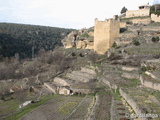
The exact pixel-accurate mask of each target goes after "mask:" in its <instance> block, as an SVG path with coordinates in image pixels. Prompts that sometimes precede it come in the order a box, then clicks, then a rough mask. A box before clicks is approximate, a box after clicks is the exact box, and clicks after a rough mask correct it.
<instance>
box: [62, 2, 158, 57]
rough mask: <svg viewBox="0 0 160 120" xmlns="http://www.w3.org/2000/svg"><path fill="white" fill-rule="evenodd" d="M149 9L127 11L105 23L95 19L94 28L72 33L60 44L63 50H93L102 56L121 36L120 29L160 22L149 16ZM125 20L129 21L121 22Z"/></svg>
mask: <svg viewBox="0 0 160 120" xmlns="http://www.w3.org/2000/svg"><path fill="white" fill-rule="evenodd" d="M150 7H151V6H150V5H149V4H147V5H141V6H139V9H138V10H129V11H126V13H124V14H122V15H120V16H119V17H118V16H117V15H115V16H114V17H113V19H106V20H105V21H98V19H97V18H96V19H95V26H94V28H92V29H91V28H89V29H82V30H79V31H73V32H72V33H70V34H69V35H68V36H67V37H66V38H65V39H63V40H62V43H63V45H64V47H65V48H71V47H76V48H81V49H93V50H94V51H95V52H97V53H98V54H104V53H105V52H107V50H108V49H109V48H111V47H112V45H113V43H114V41H115V39H116V38H117V37H120V36H121V35H120V29H121V28H125V29H126V28H127V26H128V25H129V26H130V23H131V24H132V25H136V24H140V25H148V24H149V23H151V22H152V21H154V22H160V17H159V16H157V15H155V14H151V15H150ZM126 18H127V19H129V20H123V19H126ZM130 18H131V19H130ZM128 23H129V24H128Z"/></svg>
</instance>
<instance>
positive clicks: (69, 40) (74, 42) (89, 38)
mask: <svg viewBox="0 0 160 120" xmlns="http://www.w3.org/2000/svg"><path fill="white" fill-rule="evenodd" d="M93 31H94V30H93V27H91V28H89V29H85V28H84V29H81V30H78V31H72V32H71V33H70V34H69V35H68V36H67V37H65V38H64V39H63V40H62V44H63V46H64V47H65V48H71V47H76V48H80V49H93V37H94V32H93Z"/></svg>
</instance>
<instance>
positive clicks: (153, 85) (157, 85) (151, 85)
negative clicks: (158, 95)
mask: <svg viewBox="0 0 160 120" xmlns="http://www.w3.org/2000/svg"><path fill="white" fill-rule="evenodd" d="M140 81H141V84H142V85H143V86H145V87H148V88H152V89H155V90H160V83H154V82H152V81H147V80H144V79H143V77H142V76H140Z"/></svg>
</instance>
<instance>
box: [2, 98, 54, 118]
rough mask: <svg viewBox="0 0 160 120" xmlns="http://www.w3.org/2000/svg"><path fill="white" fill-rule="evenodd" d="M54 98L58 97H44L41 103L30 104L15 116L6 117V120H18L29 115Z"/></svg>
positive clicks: (14, 114)
mask: <svg viewBox="0 0 160 120" xmlns="http://www.w3.org/2000/svg"><path fill="white" fill-rule="evenodd" d="M54 97H56V95H54V96H43V97H41V100H40V101H39V102H37V103H33V104H30V105H28V106H26V107H24V108H22V109H18V110H17V111H16V112H14V113H13V115H11V116H8V117H6V118H5V119H4V120H18V119H20V118H21V117H23V116H24V115H26V114H27V113H29V112H31V111H32V110H34V109H35V108H37V107H38V106H40V105H42V104H43V103H45V102H47V101H48V100H50V99H52V98H54ZM14 104H15V103H14ZM15 109H17V107H15Z"/></svg>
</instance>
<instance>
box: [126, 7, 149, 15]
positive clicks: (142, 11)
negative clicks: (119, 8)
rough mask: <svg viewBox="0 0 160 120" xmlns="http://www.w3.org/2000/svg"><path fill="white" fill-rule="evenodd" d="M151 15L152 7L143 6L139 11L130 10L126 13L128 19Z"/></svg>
mask: <svg viewBox="0 0 160 120" xmlns="http://www.w3.org/2000/svg"><path fill="white" fill-rule="evenodd" d="M149 15H150V5H149V4H147V5H141V6H139V9H138V10H128V11H126V18H130V17H142V16H149Z"/></svg>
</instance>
